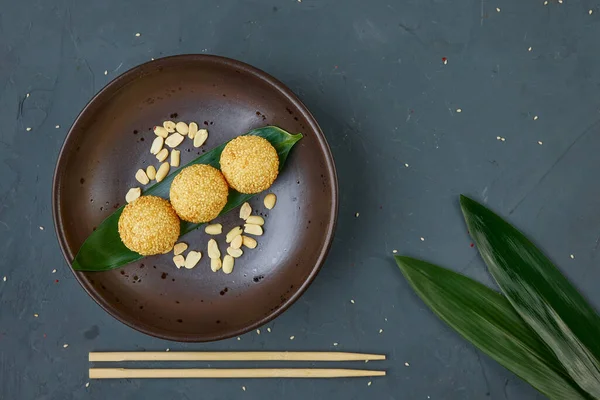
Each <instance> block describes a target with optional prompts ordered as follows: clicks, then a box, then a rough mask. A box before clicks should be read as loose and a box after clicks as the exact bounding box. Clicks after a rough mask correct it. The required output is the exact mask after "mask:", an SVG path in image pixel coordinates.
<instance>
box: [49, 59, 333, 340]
mask: <svg viewBox="0 0 600 400" xmlns="http://www.w3.org/2000/svg"><path fill="white" fill-rule="evenodd" d="M164 120H175V121H177V120H182V121H188V122H189V121H197V122H198V123H199V124H200V125H201V126H204V127H206V128H208V130H209V133H210V134H209V139H208V141H207V143H206V144H205V145H204V146H203V149H211V148H212V147H215V146H217V145H219V144H221V143H223V142H225V141H227V140H230V139H232V138H233V137H235V136H238V135H240V134H243V133H245V132H247V131H249V130H251V129H254V128H258V127H262V126H265V125H277V126H279V127H281V128H283V129H285V130H287V131H288V132H291V133H297V132H301V133H303V134H304V138H303V139H302V140H301V141H300V142H298V144H296V146H295V147H294V148H293V149H292V152H291V154H290V157H289V158H288V161H287V163H286V166H285V168H284V170H283V173H282V174H281V175H280V176H279V178H278V179H277V181H276V182H275V184H274V185H273V187H272V188H271V189H270V191H272V192H274V193H276V194H277V198H278V201H277V206H276V207H275V208H274V209H273V210H271V211H268V212H267V210H266V209H265V208H264V206H263V205H262V200H263V198H264V193H263V194H259V195H258V196H256V197H255V198H254V199H253V201H251V204H252V206H253V209H254V210H255V212H256V213H262V214H263V215H265V220H266V224H265V234H264V235H263V236H262V237H260V238H259V239H258V241H259V246H258V247H257V248H256V249H254V250H252V251H250V250H248V251H246V252H245V254H244V255H243V256H242V258H240V259H239V260H238V261H237V262H236V266H235V269H234V271H233V273H232V274H230V275H225V274H223V273H222V272H219V273H213V272H211V271H210V268H209V261H208V257H207V256H206V251H205V246H206V243H207V241H208V239H207V237H206V235H205V234H204V231H203V229H199V230H197V231H195V232H191V233H189V234H188V235H186V236H185V237H184V239H183V240H184V241H185V242H187V243H189V244H190V247H191V248H194V249H199V250H202V252H203V253H204V258H203V259H202V261H201V262H200V264H199V265H198V266H197V267H196V268H195V269H193V270H185V269H183V268H182V269H180V270H178V269H176V268H175V266H174V265H173V262H172V256H173V255H172V254H166V255H162V256H153V257H146V258H144V259H142V260H141V261H138V262H135V263H132V264H129V265H126V266H124V267H121V268H118V269H115V270H111V271H106V272H74V274H75V277H76V278H77V280H78V281H79V283H81V285H82V286H83V288H84V289H85V290H86V291H87V292H88V293H89V294H90V296H92V298H93V299H94V300H95V301H96V302H98V304H100V306H102V307H103V308H104V309H105V310H106V311H107V312H108V313H110V314H111V315H112V316H114V317H115V318H117V319H118V320H120V321H122V322H124V323H125V324H127V325H129V326H131V327H133V328H135V329H137V330H139V331H141V332H144V333H147V334H150V335H153V336H157V337H160V338H164V339H170V340H177V341H198V342H199V341H211V340H219V339H224V338H229V337H232V336H236V335H239V334H242V333H244V332H247V331H249V330H252V329H255V328H256V327H258V326H260V325H262V324H264V323H266V322H268V321H270V320H271V319H273V318H275V317H276V316H277V315H279V314H280V313H282V312H283V311H284V310H285V309H287V308H288V307H289V306H290V305H291V304H292V303H293V302H294V301H295V300H297V299H298V297H300V295H301V294H302V293H303V292H304V291H305V290H306V288H307V287H308V285H309V284H310V283H311V282H312V280H313V279H314V278H315V276H316V274H317V272H318V271H319V268H320V267H321V265H322V264H323V261H324V259H325V256H326V254H327V251H328V249H329V246H330V244H331V241H332V237H333V231H334V228H335V222H336V216H337V203H338V199H337V178H336V173H335V167H334V164H333V159H332V156H331V153H330V150H329V147H328V145H327V142H326V141H325V137H324V136H323V133H322V132H321V129H320V128H319V126H318V125H317V122H316V121H315V119H314V118H313V116H312V115H311V114H310V112H309V111H308V110H307V109H306V107H305V106H304V105H303V104H302V103H301V102H300V100H298V98H297V97H296V96H295V95H294V94H293V93H292V92H291V91H290V90H289V89H288V88H286V87H285V86H284V85H283V84H282V83H281V82H279V81H277V80H275V79H274V78H272V77H271V76H269V75H267V74H266V73H264V72H262V71H260V70H257V69H256V68H253V67H251V66H249V65H246V64H243V63H241V62H238V61H234V60H230V59H226V58H221V57H215V56H207V55H183V56H176V57H169V58H163V59H160V60H156V61H152V62H149V63H146V64H143V65H140V66H138V67H135V68H133V69H132V70H130V71H128V72H126V73H124V74H123V75H121V76H119V77H118V78H117V79H115V80H114V81H112V82H111V83H110V84H109V85H108V86H106V87H105V88H104V89H102V91H100V93H98V94H97V95H96V96H95V97H94V98H93V99H92V101H91V102H90V103H89V104H88V105H87V106H86V107H85V108H84V110H83V111H82V112H81V114H80V115H79V117H78V118H77V120H76V121H75V123H74V124H73V127H72V128H71V130H70V132H69V134H68V135H67V138H66V140H65V143H64V145H63V148H62V150H61V152H60V156H59V159H58V163H57V166H56V171H55V175H54V187H53V212H54V221H55V226H56V232H57V235H58V238H59V241H60V245H61V248H62V251H63V253H64V255H65V258H66V260H67V262H68V263H69V264H70V263H71V262H72V260H73V258H74V256H75V254H76V253H77V251H78V249H79V247H80V246H81V244H82V243H83V242H84V240H85V239H86V237H87V236H88V235H89V234H90V233H91V232H92V231H93V230H94V227H96V226H98V225H99V224H100V223H101V222H102V221H103V220H104V219H105V218H106V217H107V216H109V215H110V214H111V213H112V212H114V210H115V209H117V208H118V207H119V206H121V205H123V203H124V201H125V193H126V192H127V190H128V189H129V188H130V187H133V186H139V184H138V183H137V182H136V181H135V179H134V174H135V171H136V170H137V169H138V168H140V167H144V168H145V167H146V166H147V165H149V164H154V165H157V164H158V163H157V161H156V159H155V157H154V156H153V155H151V154H150V152H149V149H150V144H151V143H152V140H153V139H154V137H155V136H154V133H153V132H152V127H153V126H154V125H156V124H159V123H161V122H162V121H164ZM179 148H180V149H181V164H182V165H185V164H186V163H187V162H189V161H191V160H192V159H193V158H195V157H197V156H198V155H199V154H201V151H203V150H200V151H199V149H195V148H194V147H193V146H192V145H191V140H189V139H188V140H186V141H185V142H184V143H183V144H182V145H180V146H179ZM172 171H173V169H172ZM218 222H220V223H222V224H223V226H224V229H228V228H232V227H234V226H236V225H239V224H240V220H239V217H238V215H237V210H234V211H232V212H230V213H229V214H227V215H225V216H223V217H220V218H219V219H218ZM224 250H225V247H224V243H223V244H221V251H224Z"/></svg>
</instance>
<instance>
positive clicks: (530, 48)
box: [527, 2, 548, 51]
mask: <svg viewBox="0 0 600 400" xmlns="http://www.w3.org/2000/svg"><path fill="white" fill-rule="evenodd" d="M546 3H548V2H546ZM531 50H533V47H531V46H529V48H528V49H527V51H531Z"/></svg>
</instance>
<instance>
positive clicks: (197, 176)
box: [170, 164, 229, 224]
mask: <svg viewBox="0 0 600 400" xmlns="http://www.w3.org/2000/svg"><path fill="white" fill-rule="evenodd" d="M228 195H229V186H228V185H227V182H226V181H225V178H224V177H223V174H221V171H219V170H218V169H216V168H213V167H211V166H210V165H205V164H195V165H190V166H189V167H186V168H184V169H182V170H181V172H180V173H179V174H178V175H177V176H176V177H175V179H173V183H172V184H171V192H170V197H171V204H173V208H174V209H175V211H176V212H177V215H179V217H180V218H181V219H183V220H185V221H189V222H193V223H196V224H198V223H201V222H208V221H210V220H212V219H214V218H216V217H217V216H218V215H219V213H220V212H221V210H222V209H223V207H225V204H227V196H228Z"/></svg>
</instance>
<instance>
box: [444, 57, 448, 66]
mask: <svg viewBox="0 0 600 400" xmlns="http://www.w3.org/2000/svg"><path fill="white" fill-rule="evenodd" d="M446 64H448V59H447V58H446V57H444V65H446Z"/></svg>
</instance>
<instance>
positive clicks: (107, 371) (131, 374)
mask: <svg viewBox="0 0 600 400" xmlns="http://www.w3.org/2000/svg"><path fill="white" fill-rule="evenodd" d="M371 360H372V361H375V360H385V355H382V354H362V353H337V352H291V351H281V352H276V351H266V352H195V351H193V352H158V351H148V352H114V353H110V352H102V353H98V352H94V353H90V354H89V361H91V362H110V361H115V362H116V361H371ZM361 376H362V377H365V376H385V371H379V370H361V369H326V368H253V369H247V368H242V369H230V368H227V369H226V368H212V369H210V368H189V369H188V368H185V369H181V368H179V369H135V368H90V379H120V378H347V377H361Z"/></svg>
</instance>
